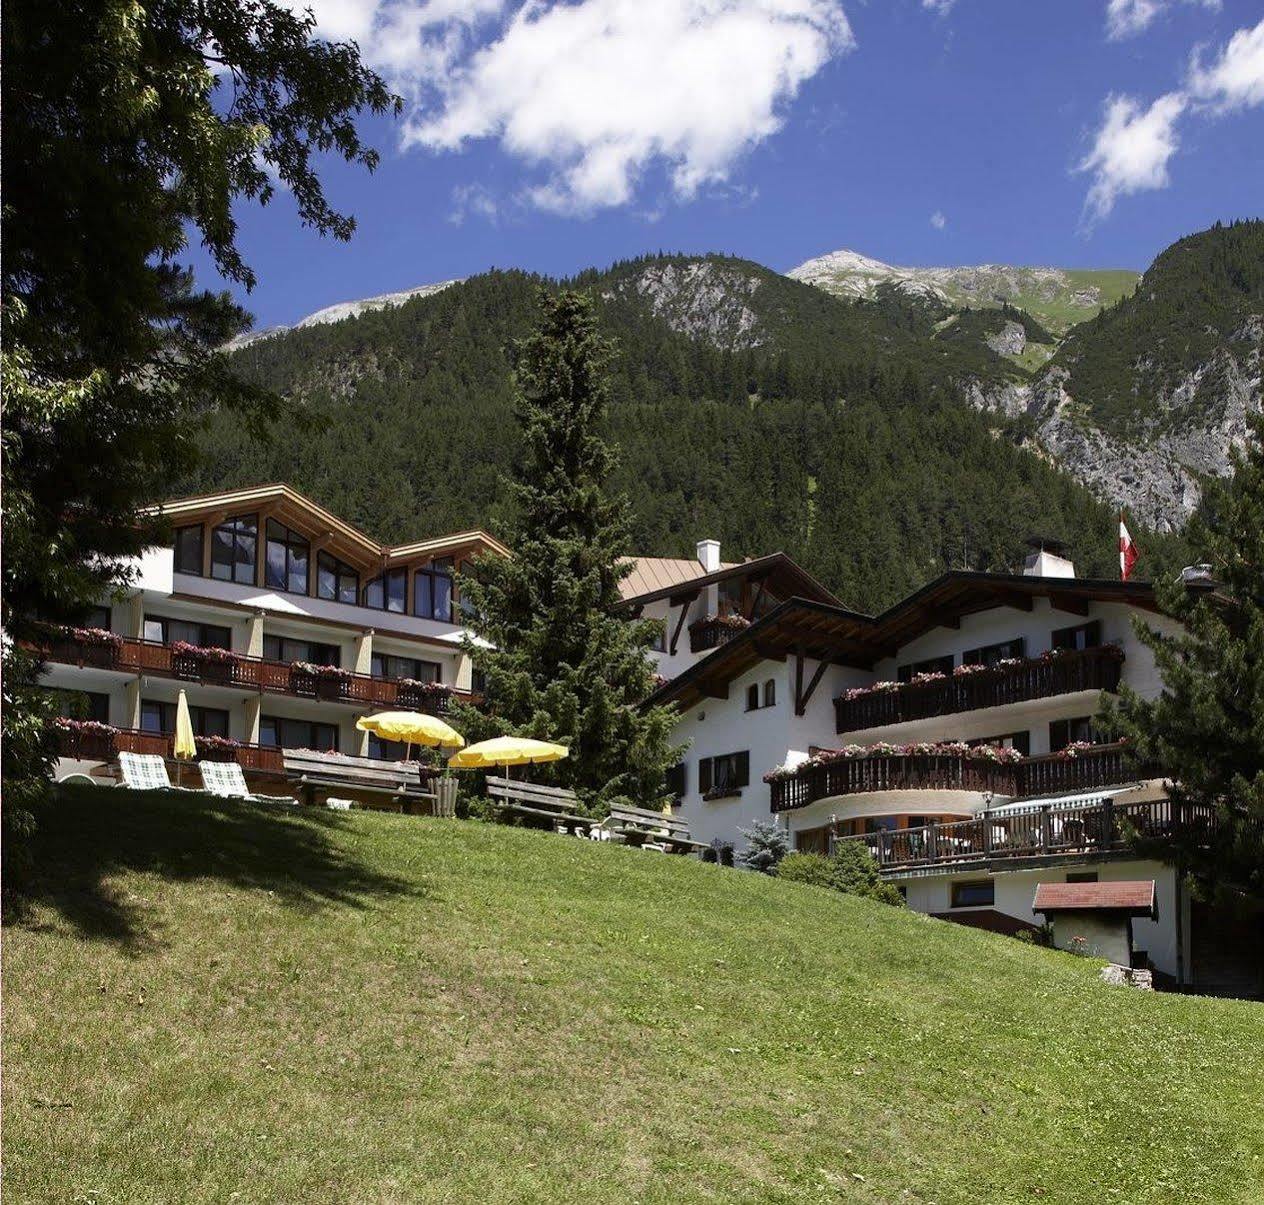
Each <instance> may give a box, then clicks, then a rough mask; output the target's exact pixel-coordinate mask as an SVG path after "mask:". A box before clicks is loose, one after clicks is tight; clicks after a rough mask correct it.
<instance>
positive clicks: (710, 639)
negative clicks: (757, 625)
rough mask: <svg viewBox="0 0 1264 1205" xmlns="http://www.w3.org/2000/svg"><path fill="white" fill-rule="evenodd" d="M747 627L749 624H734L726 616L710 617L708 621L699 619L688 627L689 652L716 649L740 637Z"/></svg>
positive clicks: (703, 651)
mask: <svg viewBox="0 0 1264 1205" xmlns="http://www.w3.org/2000/svg"><path fill="white" fill-rule="evenodd" d="M748 627H750V624H749V623H746V622H735V621H734V620H733V619H732V618H729V617H728V616H721V617H716V616H714V615H712V616H711V617H710V618H708V619H699V620H697V621H695V622H694V623H691V624H690V625H689V651H690V652H693V653H705V652H706V651H707V650H708V649H718V648H719V647H720V645H722V644H728V642H729V641H730V640H732V639H733V637H734V636H740V635H741V634H742V633H743V632H744V631H745V630H746V629H747V628H748Z"/></svg>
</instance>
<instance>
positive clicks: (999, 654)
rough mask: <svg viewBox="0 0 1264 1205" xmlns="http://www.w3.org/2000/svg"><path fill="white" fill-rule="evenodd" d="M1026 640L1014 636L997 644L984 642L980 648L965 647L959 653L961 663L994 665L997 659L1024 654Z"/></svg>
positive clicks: (1007, 658)
mask: <svg viewBox="0 0 1264 1205" xmlns="http://www.w3.org/2000/svg"><path fill="white" fill-rule="evenodd" d="M1026 647H1027V642H1026V641H1025V640H1024V639H1023V638H1022V637H1021V636H1016V637H1015V638H1014V639H1013V640H1002V641H1001V642H1000V643H999V644H985V645H984V646H983V647H982V648H977V649H967V650H966V652H964V653H962V654H961V664H962V665H995V664H996V663H997V662H998V661H1008V660H1010V659H1011V658H1017V657H1022V656H1025V655H1026Z"/></svg>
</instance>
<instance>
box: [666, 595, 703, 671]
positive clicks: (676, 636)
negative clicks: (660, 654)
mask: <svg viewBox="0 0 1264 1205" xmlns="http://www.w3.org/2000/svg"><path fill="white" fill-rule="evenodd" d="M693 597H694V598H697V597H698V596H697V595H696V594H695V595H694V596H693ZM692 601H693V599H690V600H689V602H692ZM688 614H689V603H688V602H686V603H684V604H683V605H682V606H681V608H680V618H679V619H678V620H676V627H675V630H674V631H673V632H672V638H671V645H670V646H669V648H668V650H667V651H668V652H669V653H670V654H671V655H672V656H673V657H674V656H675V655H676V645H677V643H678V642H679V641H680V629H681V628H683V627H684V626H685V616H686V615H688Z"/></svg>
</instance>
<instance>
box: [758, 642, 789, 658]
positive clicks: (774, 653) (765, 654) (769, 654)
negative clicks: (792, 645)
mask: <svg viewBox="0 0 1264 1205" xmlns="http://www.w3.org/2000/svg"><path fill="white" fill-rule="evenodd" d="M751 648H753V649H754V650H755V654H756V655H757V656H758V657H759V659H760V660H761V661H781V662H784V661H785V659H786V654H785V653H784V652H781V651H778V650H777V649H774V648H769V647H768V645H766V644H760V643H759V642H758V641H755V642H753V643H752V644H751Z"/></svg>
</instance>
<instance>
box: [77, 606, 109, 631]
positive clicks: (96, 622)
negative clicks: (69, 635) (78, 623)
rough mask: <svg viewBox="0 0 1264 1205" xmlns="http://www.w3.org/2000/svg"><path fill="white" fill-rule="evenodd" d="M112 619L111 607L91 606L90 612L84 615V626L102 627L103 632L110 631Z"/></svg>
mask: <svg viewBox="0 0 1264 1205" xmlns="http://www.w3.org/2000/svg"><path fill="white" fill-rule="evenodd" d="M111 619H112V616H111V613H110V608H109V607H89V608H88V613H87V614H86V615H85V616H84V617H83V626H84V627H85V628H100V629H101V630H102V631H103V632H108V631H109V630H110V621H111Z"/></svg>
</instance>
